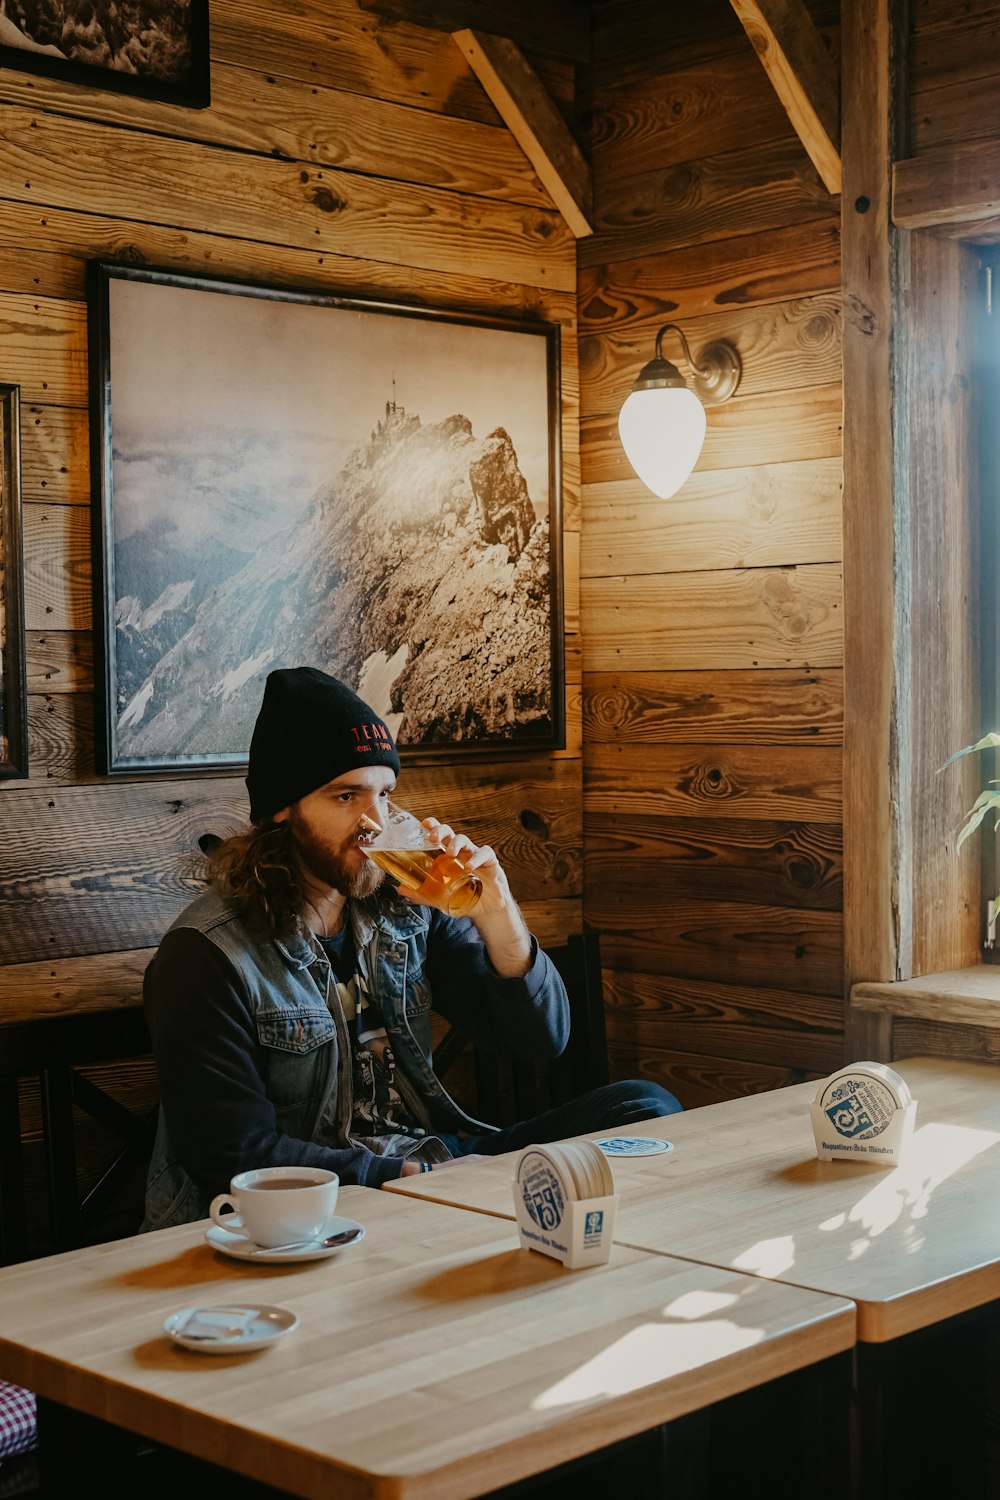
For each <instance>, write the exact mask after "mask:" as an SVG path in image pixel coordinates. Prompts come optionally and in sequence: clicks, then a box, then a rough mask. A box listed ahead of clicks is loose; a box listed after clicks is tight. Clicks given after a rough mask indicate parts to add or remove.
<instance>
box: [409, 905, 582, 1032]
mask: <svg viewBox="0 0 1000 1500" xmlns="http://www.w3.org/2000/svg"><path fill="white" fill-rule="evenodd" d="M427 970H428V977H429V979H430V983H431V993H432V995H433V997H434V1009H435V1010H437V1011H440V1013H441V1014H442V1015H443V1016H444V1017H445V1019H446V1020H448V1021H450V1022H451V1024H452V1025H453V1026H456V1027H457V1028H458V1030H459V1031H461V1032H463V1033H464V1034H465V1035H466V1036H467V1037H469V1038H470V1040H471V1041H472V1042H474V1043H475V1045H476V1046H478V1047H483V1048H485V1050H486V1051H487V1052H495V1053H498V1054H499V1055H501V1056H507V1057H558V1056H559V1054H560V1053H561V1052H562V1051H563V1050H564V1049H565V1046H566V1043H567V1042H568V1041H569V1024H570V1017H569V999H568V997H567V994H566V986H565V985H564V984H563V981H562V976H561V975H560V973H559V971H558V969H557V968H556V966H555V964H554V963H553V962H552V960H551V959H550V958H549V956H548V954H547V953H545V952H544V950H543V949H541V948H540V947H539V946H538V941H537V939H536V938H534V937H533V938H532V939H531V967H530V969H529V970H528V972H527V974H525V975H524V977H523V978H521V979H505V978H504V977H503V976H502V975H500V974H498V973H497V971H496V969H494V967H493V965H492V963H491V962H490V958H489V954H488V953H487V951H486V945H485V944H484V942H483V940H482V938H481V937H480V936H479V933H478V932H477V931H476V929H475V927H474V926H473V924H472V922H470V921H469V920H468V918H461V919H460V920H455V919H454V918H452V917H446V916H444V915H443V914H442V913H441V912H438V911H432V914H431V924H430V928H429V931H428V934H427Z"/></svg>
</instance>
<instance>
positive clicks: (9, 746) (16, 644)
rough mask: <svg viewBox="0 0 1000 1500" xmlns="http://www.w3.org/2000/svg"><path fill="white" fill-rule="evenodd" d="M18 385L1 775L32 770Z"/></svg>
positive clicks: (10, 454)
mask: <svg viewBox="0 0 1000 1500" xmlns="http://www.w3.org/2000/svg"><path fill="white" fill-rule="evenodd" d="M23 576H24V568H23V559H22V554H21V466H20V423H19V420H18V388H17V386H16V385H0V778H2V779H3V780H8V779H9V778H10V777H13V776H27V774H28V715H27V700H26V698H25V670H24V602H23V584H22V579H23Z"/></svg>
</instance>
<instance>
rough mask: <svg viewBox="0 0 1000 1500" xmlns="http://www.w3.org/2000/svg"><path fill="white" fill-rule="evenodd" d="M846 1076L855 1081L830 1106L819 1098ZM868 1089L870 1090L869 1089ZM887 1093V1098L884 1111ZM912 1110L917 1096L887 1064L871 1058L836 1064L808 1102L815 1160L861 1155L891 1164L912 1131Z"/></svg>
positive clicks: (825, 1098)
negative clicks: (838, 1066)
mask: <svg viewBox="0 0 1000 1500" xmlns="http://www.w3.org/2000/svg"><path fill="white" fill-rule="evenodd" d="M849 1081H855V1082H856V1083H857V1084H858V1087H857V1089H856V1090H855V1091H854V1092H853V1093H852V1094H851V1095H849V1096H846V1097H843V1098H841V1099H840V1100H839V1102H838V1104H837V1105H836V1106H834V1105H832V1104H830V1103H829V1102H824V1101H829V1100H830V1099H831V1097H832V1096H833V1093H834V1091H835V1090H836V1089H837V1088H838V1087H840V1088H841V1089H843V1087H845V1086H846V1085H847V1084H848V1082H849ZM873 1089H874V1090H875V1091H876V1094H875V1095H873V1094H872V1093H871V1092H870V1091H871V1090H873ZM887 1096H888V1099H890V1100H892V1101H893V1107H891V1108H890V1109H889V1110H888V1111H886V1109H885V1105H886V1102H887ZM873 1099H875V1101H876V1102H875V1103H874V1104H873ZM866 1109H870V1111H871V1112H870V1114H868V1113H866ZM916 1114H917V1101H916V1100H915V1099H912V1098H910V1091H909V1089H908V1088H907V1087H906V1085H905V1083H904V1082H903V1080H902V1079H901V1078H900V1077H899V1075H898V1074H897V1073H895V1072H893V1070H892V1069H890V1068H888V1067H885V1066H883V1065H880V1064H872V1063H854V1064H853V1065H851V1066H849V1067H846V1068H841V1069H839V1070H838V1071H837V1072H836V1073H834V1074H832V1075H831V1077H830V1078H828V1079H827V1080H826V1082H825V1083H823V1084H821V1086H820V1089H819V1091H818V1093H817V1096H816V1098H815V1099H814V1100H813V1101H812V1103H811V1104H810V1106H809V1116H810V1119H811V1120H812V1128H813V1135H814V1137H815V1140H816V1155H817V1157H818V1158H819V1160H820V1161H867V1162H872V1163H877V1164H878V1165H880V1166H885V1167H896V1166H898V1165H899V1163H900V1161H901V1159H902V1156H903V1152H904V1151H905V1149H906V1143H907V1141H908V1140H909V1139H910V1136H911V1135H912V1134H913V1124H914V1120H915V1119H916ZM835 1119H836V1120H837V1121H838V1123H835Z"/></svg>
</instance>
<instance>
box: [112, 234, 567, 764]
mask: <svg viewBox="0 0 1000 1500" xmlns="http://www.w3.org/2000/svg"><path fill="white" fill-rule="evenodd" d="M88 301H89V311H90V370H91V382H92V400H91V443H92V457H93V470H94V475H93V478H94V485H93V493H94V496H95V503H94V506H93V515H94V525H95V532H94V549H93V551H94V564H95V567H94V572H95V589H96V598H95V609H94V616H95V633H96V643H97V658H98V660H97V666H96V673H97V683H98V691H99V693H100V694H101V695H102V697H103V702H102V704H101V707H100V711H99V713H98V716H97V717H98V726H97V727H98V734H97V739H98V768H99V770H101V771H103V772H104V773H116V772H128V773H129V774H132V775H134V774H135V773H136V772H144V771H149V772H165V771H180V770H188V769H191V768H209V767H220V768H221V767H236V766H241V765H243V764H245V762H246V758H247V752H248V749H249V744H250V734H251V731H252V728H253V723H254V718H255V716H256V713H257V709H258V707H259V705H260V700H261V694H262V692H263V687H264V681H265V679H266V677H267V674H268V673H269V672H270V671H272V670H273V669H274V668H275V667H284V666H298V665H308V666H316V667H320V668H322V669H323V670H324V671H326V672H330V673H332V674H333V675H334V676H336V677H339V678H340V679H341V680H342V681H344V682H346V683H347V684H348V685H349V686H350V687H351V688H353V689H354V691H355V692H357V693H359V694H360V695H361V696H362V697H363V698H365V699H366V700H367V701H368V702H369V703H370V704H371V705H372V707H373V708H375V709H376V711H377V712H378V713H379V714H381V715H382V717H383V718H384V719H385V721H386V722H387V723H388V724H389V726H390V727H391V729H392V731H393V733H394V735H395V736H396V739H397V741H398V743H399V746H400V748H401V750H402V751H403V752H404V754H405V753H406V752H407V751H410V750H417V749H419V750H420V751H421V752H422V753H423V752H447V753H448V754H449V755H453V754H454V753H455V752H456V751H466V750H467V751H478V752H480V753H482V752H483V751H489V752H490V753H491V754H494V753H496V752H497V751H502V750H540V749H551V748H555V747H557V746H562V744H563V743H564V732H565V731H564V703H563V699H564V679H563V640H562V581H561V580H562V574H561V546H560V543H561V506H560V457H559V441H558V432H559V424H558V412H559V384H558V371H559V330H558V327H557V326H556V325H554V324H551V323H543V322H537V321H527V320H524V321H520V320H513V319H507V318H500V317H478V316H477V317H472V316H468V315H465V314H458V313H452V312H446V311H437V310H429V309H426V308H417V307H409V306H401V305H398V304H394V303H376V302H362V301H358V300H354V299H349V298H345V297H338V296H334V295H330V294H328V293H320V292H317V293H309V292H302V291H288V290H283V289H281V288H278V287H265V286H256V285H247V284H244V283H242V282H236V281H224V280H215V279H212V278H207V277H188V276H183V275H178V274H175V273H172V272H164V271H158V270H152V269H149V268H146V267H141V268H140V267H136V266H133V265H119V264H112V263H108V262H100V261H95V262H92V263H91V265H90V267H89V294H88Z"/></svg>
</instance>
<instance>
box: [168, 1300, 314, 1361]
mask: <svg viewBox="0 0 1000 1500" xmlns="http://www.w3.org/2000/svg"><path fill="white" fill-rule="evenodd" d="M298 1326H299V1319H298V1315H297V1314H296V1313H293V1312H289V1311H288V1308H287V1307H268V1306H266V1305H262V1306H260V1307H242V1306H240V1307H237V1306H233V1305H227V1304H223V1303H218V1304H216V1305H215V1306H207V1307H182V1308H181V1310H180V1312H175V1313H171V1314H170V1316H169V1318H167V1320H166V1322H165V1323H164V1325H163V1331H164V1333H166V1334H169V1336H170V1337H171V1338H172V1339H173V1341H174V1343H175V1344H182V1345H183V1347H184V1348H185V1349H192V1350H194V1352H195V1353H196V1354H242V1353H243V1352H244V1351H246V1352H249V1351H250V1350H251V1349H263V1348H264V1346H265V1344H271V1343H273V1342H274V1340H275V1339H280V1338H281V1336H282V1335H283V1334H285V1333H291V1331H292V1329H293V1328H298ZM186 1329H190V1330H191V1336H188V1334H187V1333H186V1332H185V1330H186ZM196 1330H201V1336H200V1337H194V1333H195V1331H196Z"/></svg>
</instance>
